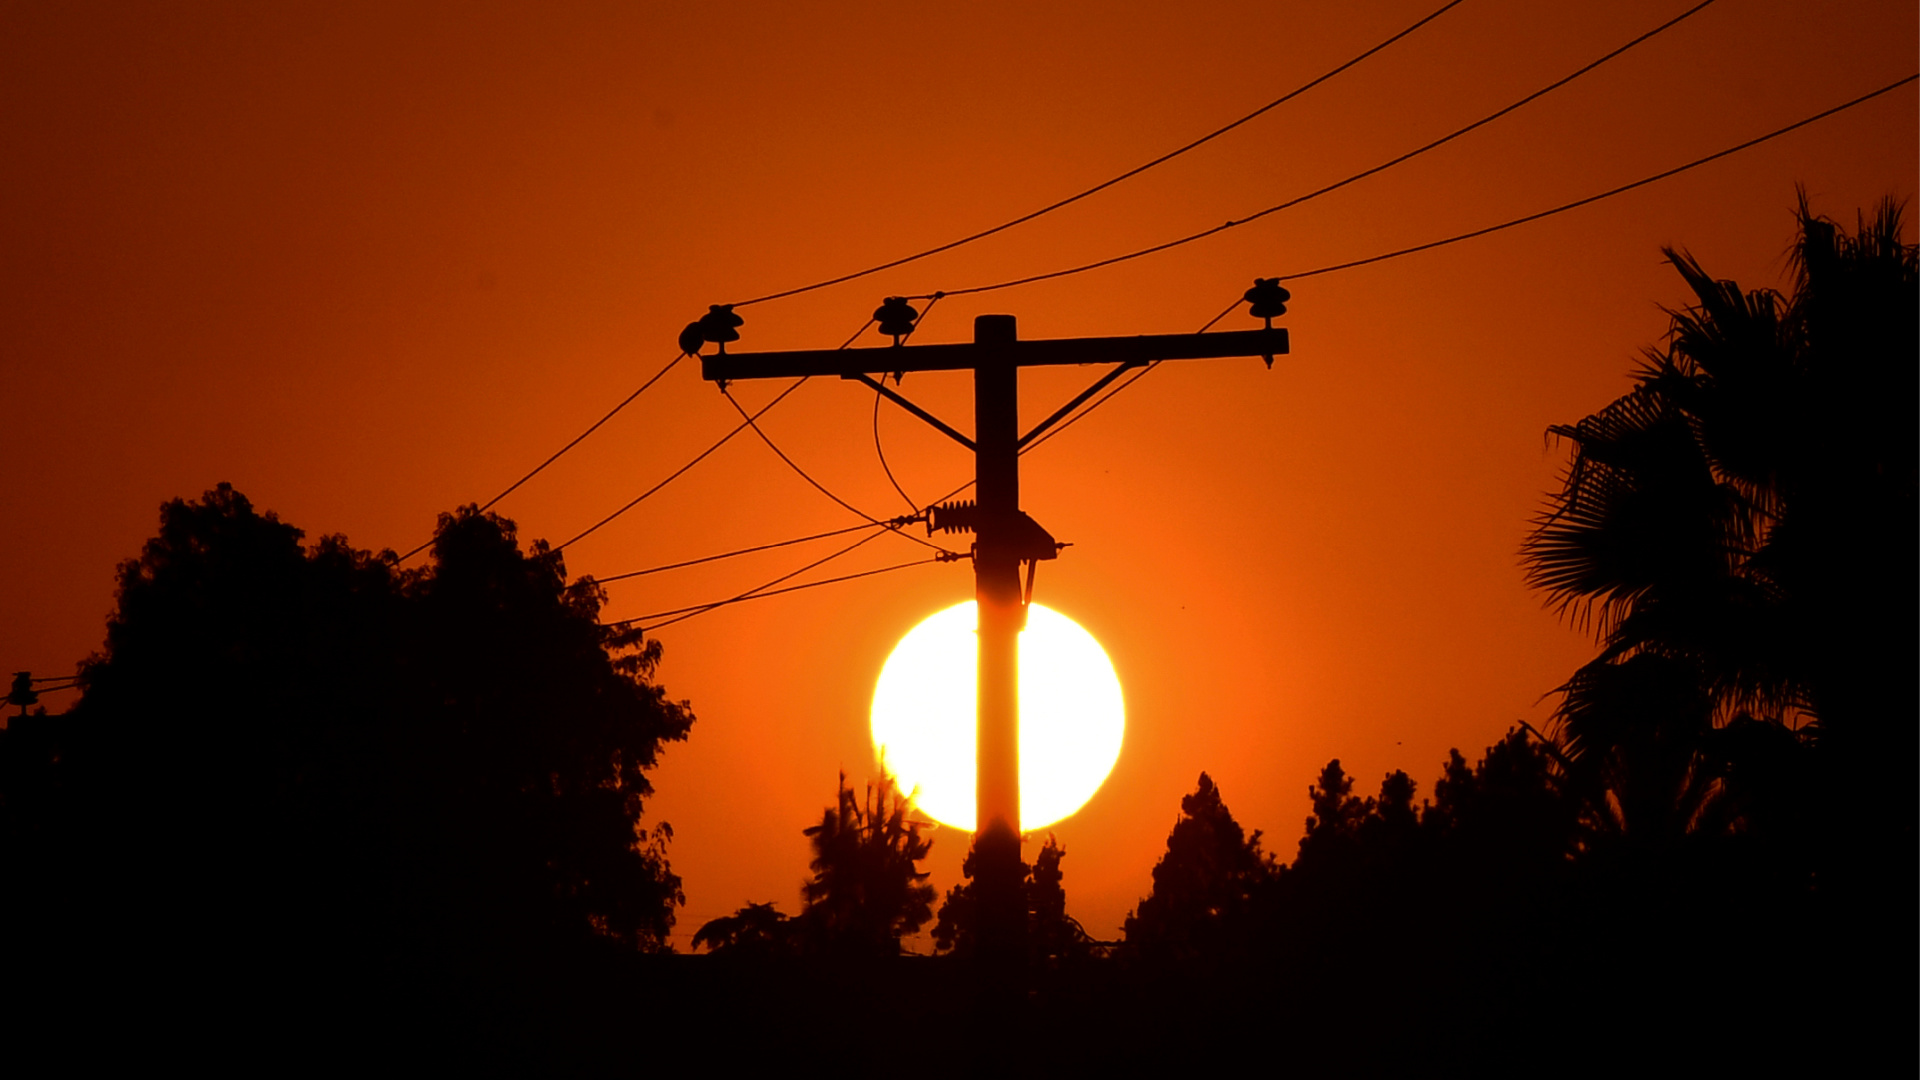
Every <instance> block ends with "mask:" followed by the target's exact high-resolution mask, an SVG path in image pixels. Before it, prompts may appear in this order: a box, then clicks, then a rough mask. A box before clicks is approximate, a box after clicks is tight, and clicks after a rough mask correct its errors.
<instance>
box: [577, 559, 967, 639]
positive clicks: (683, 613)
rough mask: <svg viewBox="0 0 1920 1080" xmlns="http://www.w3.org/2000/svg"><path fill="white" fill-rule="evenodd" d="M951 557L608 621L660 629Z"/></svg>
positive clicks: (897, 564)
mask: <svg viewBox="0 0 1920 1080" xmlns="http://www.w3.org/2000/svg"><path fill="white" fill-rule="evenodd" d="M947 561H950V560H946V559H942V558H940V557H939V556H938V555H932V556H928V557H927V558H924V559H914V560H911V561H909V562H903V563H894V564H893V565H892V566H882V567H878V568H876V569H873V570H862V571H860V572H859V573H857V574H842V575H841V576H839V577H831V578H822V579H821V580H819V581H808V582H803V583H801V584H799V585H789V586H787V587H786V588H784V589H767V590H765V591H764V592H761V591H756V592H750V593H742V594H741V595H739V596H736V597H733V598H732V599H728V600H719V601H715V602H714V603H711V604H696V605H695V606H693V607H686V608H675V609H674V610H672V611H656V612H654V613H653V614H651V615H642V616H640V617H639V618H635V619H623V620H621V621H620V622H617V623H609V624H608V625H609V626H621V625H630V624H632V623H639V624H641V626H642V627H643V628H644V629H647V630H658V629H661V628H662V627H666V626H672V625H673V624H674V623H677V622H684V621H686V620H688V619H691V618H693V617H694V616H695V615H701V614H705V613H706V612H709V611H712V610H714V609H715V608H722V607H726V606H727V605H729V604H738V603H742V602H744V601H747V600H764V599H766V598H767V597H769V596H779V595H781V594H783V593H790V592H799V591H800V590H802V589H814V588H818V587H820V586H822V585H836V584H839V583H840V582H842V581H853V580H854V579H856V578H863V577H872V576H873V575H875V574H887V573H892V572H893V571H895V570H905V569H906V568H907V567H909V566H926V565H927V564H928V563H937V562H947ZM667 616H677V617H675V618H668V619H667V621H666V622H661V623H652V624H651V625H649V620H652V619H660V618H666V617H667Z"/></svg>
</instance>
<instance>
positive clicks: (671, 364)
mask: <svg viewBox="0 0 1920 1080" xmlns="http://www.w3.org/2000/svg"><path fill="white" fill-rule="evenodd" d="M686 358H687V354H686V353H681V354H680V355H678V356H676V357H674V358H673V359H672V360H670V361H668V362H667V366H666V367H663V368H661V369H660V370H659V371H656V372H654V374H653V378H651V379H648V380H647V381H646V382H643V383H641V384H640V389H638V390H635V391H634V392H633V393H631V394H628V395H627V396H626V398H625V400H623V401H621V402H620V404H618V405H615V406H614V407H613V408H612V410H611V411H609V412H608V413H607V415H605V416H603V417H601V418H600V419H598V420H595V421H594V422H593V425H592V426H591V427H589V428H587V430H585V431H583V432H581V433H580V434H578V435H575V436H574V437H573V441H572V442H569V443H568V444H567V445H565V446H563V447H561V448H560V449H558V450H555V451H554V452H553V456H552V457H549V458H548V459H547V460H545V461H543V462H541V463H540V464H538V465H536V466H534V468H533V471H532V472H530V473H528V474H527V475H525V476H523V477H521V478H520V479H518V480H515V481H514V482H513V483H511V484H509V485H507V489H506V490H505V491H502V492H501V493H500V494H498V495H495V496H494V497H493V498H491V499H488V500H487V501H486V504H485V505H483V506H481V507H480V510H481V512H482V513H485V512H486V511H488V510H491V509H492V508H493V504H494V503H497V502H499V501H500V500H501V499H504V498H506V497H507V496H509V495H511V494H513V493H514V490H515V489H517V488H518V487H519V486H520V485H521V484H524V483H526V482H527V481H529V480H531V479H533V478H534V477H536V476H538V475H540V473H541V471H542V470H544V469H545V468H546V467H547V466H549V465H551V464H553V463H554V462H556V461H558V460H560V455H562V454H564V453H566V452H567V451H569V450H571V449H573V448H574V447H576V446H578V445H580V441H581V440H582V439H585V438H586V437H587V436H589V435H591V434H593V433H594V432H596V431H598V430H600V425H602V424H604V423H606V422H607V421H609V420H611V419H613V418H614V417H615V416H617V415H619V413H620V410H621V409H624V408H626V407H627V406H628V405H631V404H633V399H634V398H637V397H639V396H640V395H641V394H644V393H646V392H647V388H648V387H650V386H652V385H653V384H654V383H657V382H659V381H660V379H661V378H662V377H663V376H665V375H666V373H667V372H669V371H672V370H673V369H674V368H675V367H676V366H678V365H679V363H680V361H682V360H684V359H686ZM431 546H433V541H432V540H428V541H427V542H426V543H423V544H421V545H420V546H419V547H416V548H414V549H413V550H412V551H409V552H407V553H406V554H405V555H402V556H400V560H399V561H400V562H402V563H404V562H406V561H407V560H408V559H411V558H413V557H414V556H415V555H418V554H420V553H421V552H422V551H425V550H426V549H427V548H429V547H431ZM396 565H398V564H397V563H396Z"/></svg>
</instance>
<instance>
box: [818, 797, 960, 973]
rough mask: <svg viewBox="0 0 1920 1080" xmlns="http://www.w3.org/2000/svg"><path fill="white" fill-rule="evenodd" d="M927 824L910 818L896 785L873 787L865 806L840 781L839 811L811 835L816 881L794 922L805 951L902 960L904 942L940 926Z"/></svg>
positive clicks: (828, 813) (825, 814) (831, 810)
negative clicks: (927, 866) (928, 866)
mask: <svg viewBox="0 0 1920 1080" xmlns="http://www.w3.org/2000/svg"><path fill="white" fill-rule="evenodd" d="M925 828H926V823H925V822H923V821H918V820H915V819H912V818H909V817H908V816H907V800H906V798H905V797H904V796H902V795H901V794H900V791H899V789H898V788H897V787H895V786H894V783H893V778H892V777H883V778H882V779H881V782H880V783H879V784H877V785H876V784H872V783H869V784H868V785H867V786H866V795H865V797H864V799H863V798H861V797H860V796H858V795H856V794H855V793H854V792H853V790H852V789H850V788H848V787H847V776H846V774H845V773H841V774H840V786H839V791H838V794H837V795H836V797H835V799H834V804H833V805H832V806H829V807H827V808H826V810H824V811H822V812H821V815H820V822H819V824H817V825H812V826H809V827H808V828H806V829H805V830H804V832H805V834H806V836H807V837H808V839H809V841H810V842H811V844H812V847H813V860H812V862H811V863H810V864H809V865H810V866H811V867H812V870H813V876H812V877H811V878H810V879H809V880H808V881H807V882H806V884H805V885H804V886H802V888H801V896H802V898H803V899H804V901H805V906H804V907H803V908H802V909H801V912H800V914H799V915H798V916H796V917H795V919H794V929H795V932H796V933H797V935H798V941H799V943H800V947H801V949H802V951H804V952H807V953H811V954H817V955H827V956H835V957H842V958H848V959H871V958H876V957H886V956H897V955H899V953H900V950H901V945H900V939H901V938H903V937H906V936H909V935H912V934H914V933H916V932H918V931H919V929H920V928H921V927H922V926H925V925H926V923H927V921H928V920H929V919H931V918H933V898H934V888H933V886H932V885H929V884H927V877H928V874H927V872H925V871H923V870H921V869H920V866H919V863H920V860H922V859H924V858H926V857H927V854H928V852H930V851H932V850H933V841H932V840H931V839H929V838H926V837H923V836H921V835H920V833H921V830H923V829H925Z"/></svg>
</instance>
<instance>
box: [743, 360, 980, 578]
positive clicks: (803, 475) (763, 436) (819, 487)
mask: <svg viewBox="0 0 1920 1080" xmlns="http://www.w3.org/2000/svg"><path fill="white" fill-rule="evenodd" d="M720 393H721V394H722V395H723V396H724V397H726V399H727V404H729V405H732V406H733V408H734V411H735V412H738V413H739V414H740V415H741V416H742V417H743V418H744V419H745V421H746V424H747V426H748V427H750V428H752V429H753V433H754V434H755V435H758V436H760V441H761V442H763V443H766V444H767V449H769V450H771V451H773V452H774V454H775V455H776V456H777V457H779V459H780V460H781V461H784V462H786V463H787V468H789V469H792V470H793V471H794V473H795V474H797V475H798V476H799V477H800V479H802V480H805V481H806V482H807V483H809V484H812V485H813V488H814V490H815V491H818V492H819V493H820V494H822V495H825V496H826V497H827V498H829V499H832V500H833V501H834V502H836V503H839V504H840V505H841V506H842V507H844V508H846V509H847V510H848V511H850V512H851V513H853V514H854V515H855V516H856V517H862V518H865V519H866V520H867V521H868V522H870V523H872V524H874V525H877V526H880V527H881V528H884V529H891V530H893V531H894V532H898V533H900V535H901V536H904V537H906V538H907V539H909V540H911V541H913V542H914V543H916V544H919V545H921V546H922V547H930V548H932V549H934V550H935V551H944V552H946V553H947V554H949V555H952V554H955V552H953V551H952V550H950V549H948V548H945V547H942V546H941V545H939V544H936V543H934V542H932V541H930V540H922V539H920V538H919V537H917V536H915V535H913V534H912V533H909V532H905V531H902V528H901V526H899V525H893V524H889V523H887V522H885V521H882V520H880V519H879V518H877V517H874V516H873V515H872V514H869V513H867V512H866V511H865V510H862V509H860V508H859V507H857V506H855V505H853V504H852V503H850V502H848V501H847V500H845V499H843V498H841V497H840V496H838V495H835V494H834V493H833V492H831V491H829V490H827V486H826V485H825V484H822V483H821V482H820V481H818V480H815V479H814V478H813V477H812V475H810V474H809V473H808V472H807V470H805V469H803V468H801V467H800V466H799V464H798V463H797V462H795V461H794V460H793V459H792V458H790V457H788V456H787V452H786V451H784V450H782V449H780V447H779V446H778V445H777V444H776V443H775V442H774V441H773V440H772V439H771V438H768V437H767V433H766V432H765V431H762V430H761V429H760V425H759V424H756V423H754V418H753V417H752V416H751V415H749V414H748V413H747V410H746V409H744V408H742V407H741V405H740V402H739V401H737V400H735V398H734V396H733V391H731V390H728V389H727V388H726V387H724V386H722V387H721V388H720Z"/></svg>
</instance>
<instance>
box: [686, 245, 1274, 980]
mask: <svg viewBox="0 0 1920 1080" xmlns="http://www.w3.org/2000/svg"><path fill="white" fill-rule="evenodd" d="M1277 285H1278V283H1277V282H1275V283H1274V287H1275V288H1277ZM1263 287H1266V284H1265V283H1264V282H1262V283H1259V285H1258V286H1256V288H1263ZM1262 298H1265V294H1263V296H1262ZM1284 298H1285V293H1284V291H1281V292H1279V293H1278V295H1277V296H1276V297H1274V298H1273V300H1272V306H1273V307H1277V308H1278V310H1271V308H1269V309H1268V310H1271V314H1279V313H1280V312H1282V311H1284V310H1285V308H1284V305H1282V304H1280V303H1279V301H1280V300H1284ZM1248 299H1249V300H1254V301H1255V307H1254V314H1255V315H1262V314H1267V313H1268V312H1267V311H1265V310H1263V309H1262V307H1261V306H1260V303H1259V300H1258V299H1256V297H1255V296H1254V294H1253V293H1249V294H1248ZM896 305H897V306H896ZM890 313H891V314H892V315H893V316H895V318H896V320H897V319H899V318H900V317H901V316H904V319H905V322H904V323H903V322H899V321H895V322H893V323H889V322H888V315H889V314H890ZM876 317H877V318H879V320H880V322H881V332H882V333H893V334H894V335H895V337H894V344H893V345H892V346H882V347H879V348H868V349H833V350H814V351H804V352H769V353H728V352H726V351H725V349H726V346H725V342H726V341H733V340H737V337H738V336H737V335H736V334H734V333H733V332H732V329H731V328H732V327H733V326H738V325H740V320H739V317H738V316H735V315H733V314H732V313H731V311H730V310H727V309H724V308H723V307H716V308H715V309H714V311H713V313H712V314H711V315H709V317H708V318H707V319H705V320H702V323H705V324H708V325H709V333H708V336H707V337H706V338H705V340H707V341H719V342H721V343H722V344H721V351H720V352H719V353H718V354H716V355H712V356H705V357H702V358H701V374H702V377H704V378H706V379H707V380H709V381H713V382H719V383H722V384H723V385H724V384H725V383H727V382H730V381H733V380H736V379H773V378H796V377H799V376H812V375H820V376H838V377H839V378H842V379H852V380H856V381H859V382H862V383H865V384H866V385H868V386H870V387H872V388H873V389H875V390H876V391H878V392H879V393H881V394H884V395H885V396H886V397H887V398H888V399H890V400H891V401H893V402H894V403H895V404H897V405H899V406H900V407H901V408H903V409H906V410H907V411H908V412H911V413H912V414H914V415H915V416H917V417H919V418H920V419H921V420H924V421H926V422H927V423H928V424H929V425H931V426H932V427H933V428H934V429H935V430H937V431H939V432H940V433H942V434H944V435H946V436H947V437H949V438H951V439H953V440H954V441H956V442H958V443H960V444H961V445H962V446H965V447H966V448H967V449H969V450H972V451H973V454H974V484H975V488H976V489H977V498H978V502H977V503H972V502H959V503H949V504H946V505H944V506H936V507H932V508H930V509H929V514H930V520H929V525H928V527H929V529H940V530H942V531H967V532H972V533H974V534H975V544H974V550H973V567H974V596H975V599H976V600H977V602H978V610H979V684H978V693H979V697H978V706H977V708H978V713H977V719H976V724H977V727H976V729H975V730H976V735H975V746H976V752H977V757H976V764H975V768H976V774H975V788H974V792H975V820H974V828H975V833H974V851H975V853H976V856H977V858H976V862H975V866H976V868H977V872H976V874H975V877H974V888H975V895H976V898H977V902H978V904H979V908H978V911H979V913H980V925H979V951H980V959H981V961H982V966H983V968H984V969H985V973H986V974H987V976H988V978H989V980H990V981H992V982H995V983H997V984H998V985H999V986H1001V987H1002V988H1011V987H1014V986H1017V982H1016V981H1015V980H1017V979H1018V978H1019V977H1020V973H1021V971H1022V969H1023V968H1024V965H1025V962H1026V925H1027V912H1026V899H1025V890H1024V888H1023V878H1024V876H1025V875H1024V873H1023V871H1022V866H1021V861H1020V698H1019V685H1020V670H1019V640H1020V639H1019V634H1020V631H1021V629H1023V628H1024V627H1025V626H1026V619H1027V609H1026V605H1027V602H1028V601H1029V600H1031V599H1032V597H1031V596H1030V595H1028V594H1025V593H1023V590H1022V582H1021V580H1020V569H1021V566H1022V565H1023V564H1024V565H1025V566H1026V567H1027V570H1028V575H1029V576H1028V578H1027V583H1026V584H1027V588H1028V589H1030V588H1031V585H1032V580H1033V579H1032V576H1031V574H1032V571H1033V564H1034V563H1036V562H1038V561H1040V560H1043V559H1052V558H1055V557H1056V556H1057V555H1058V551H1059V547H1060V546H1061V545H1056V544H1055V543H1054V541H1053V537H1051V536H1049V535H1048V534H1047V532H1046V530H1044V529H1042V528H1041V527H1040V526H1039V525H1038V524H1037V523H1035V522H1034V520H1033V519H1032V518H1031V517H1028V516H1027V515H1026V514H1025V513H1023V512H1022V511H1021V509H1020V451H1021V449H1022V448H1024V447H1025V446H1027V445H1028V444H1029V443H1031V442H1032V441H1033V440H1034V439H1035V438H1037V437H1038V436H1039V435H1041V434H1042V433H1043V432H1045V431H1047V430H1048V429H1050V428H1052V427H1053V426H1054V425H1055V424H1057V423H1059V422H1060V421H1061V420H1063V419H1065V418H1066V417H1067V416H1068V415H1069V414H1071V413H1072V412H1073V410H1074V409H1076V408H1078V407H1079V406H1080V405H1082V404H1083V403H1085V402H1086V401H1087V400H1089V399H1090V398H1092V397H1093V396H1094V395H1095V394H1097V393H1099V392H1100V391H1101V390H1103V389H1105V388H1106V387H1107V386H1109V385H1111V384H1112V383H1113V381H1114V380H1115V379H1117V378H1119V377H1120V376H1121V375H1123V374H1125V373H1126V372H1128V371H1131V370H1134V369H1136V368H1141V367H1145V366H1146V365H1148V364H1153V363H1158V362H1160V361H1163V360H1205V359H1218V358H1222V357H1230V356H1262V357H1265V358H1266V360H1267V363H1268V364H1269V365H1271V364H1272V363H1273V357H1274V356H1276V355H1282V354H1285V353H1286V352H1287V346H1288V341H1287V331H1286V330H1285V329H1283V328H1278V327H1274V326H1273V325H1272V318H1271V315H1269V316H1268V320H1267V328H1266V329H1264V330H1243V331H1233V332H1226V333H1218V334H1162V335H1152V336H1140V337H1111V338H1058V339H1051V340H1041V341H1021V340H1019V335H1018V333H1017V330H1016V326H1015V322H1014V317H1013V316H1011V315H981V316H979V317H978V318H976V319H974V322H973V342H972V343H971V344H952V345H903V344H901V337H902V336H903V335H904V334H905V333H907V332H910V331H911V327H912V319H913V318H914V313H913V311H912V309H910V308H907V307H906V306H905V301H904V300H899V299H897V298H895V299H889V300H888V301H887V304H886V306H883V307H882V309H881V310H880V311H879V312H877V313H876ZM700 326H701V324H695V325H694V326H689V327H688V328H687V333H688V334H689V335H695V336H694V337H693V338H691V342H692V344H694V346H695V347H696V348H697V347H698V344H699V341H700V340H701V339H700V338H699V337H698V336H697V332H698V328H699V327H700ZM688 343H689V338H688V337H686V336H683V338H682V347H683V348H685V347H686V346H687V344H688ZM689 351H692V350H689ZM1099 363H1111V364H1114V365H1115V366H1114V367H1113V369H1112V370H1110V371H1108V372H1107V373H1106V374H1105V375H1103V376H1101V377H1100V378H1099V379H1098V380H1097V381H1095V382H1094V384H1093V385H1092V386H1089V387H1088V388H1087V389H1086V390H1085V391H1083V392H1082V393H1080V394H1079V395H1078V396H1076V397H1075V398H1073V400H1071V401H1069V402H1067V404H1065V405H1063V406H1061V407H1060V408H1059V409H1058V410H1056V411H1055V412H1054V413H1053V415H1051V416H1049V417H1048V418H1047V419H1045V420H1043V421H1041V422H1040V423H1039V424H1038V425H1037V426H1035V427H1034V429H1033V430H1032V431H1029V432H1027V433H1026V434H1025V435H1022V434H1020V414H1019V373H1020V369H1021V368H1023V367H1040V366H1052V365H1060V364H1099ZM908 371H972V372H973V394H974V397H973V413H974V426H973V437H972V438H968V437H967V436H966V435H963V434H961V433H960V432H959V431H956V430H954V429H953V428H952V427H951V426H949V425H948V424H946V423H945V422H944V421H942V420H940V419H939V418H938V417H936V416H934V415H932V414H931V413H928V412H927V411H926V410H924V409H922V408H920V407H919V406H918V405H915V404H914V403H912V402H911V401H908V400H907V399H906V398H904V397H902V396H901V395H900V394H899V393H898V392H897V391H895V390H893V389H890V388H889V387H887V385H886V384H885V382H884V378H885V375H886V373H887V372H893V373H895V375H896V379H895V381H896V382H897V381H898V378H897V376H898V375H899V374H900V373H904V372H908ZM875 375H879V376H881V378H880V379H875V378H874V376H875Z"/></svg>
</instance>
